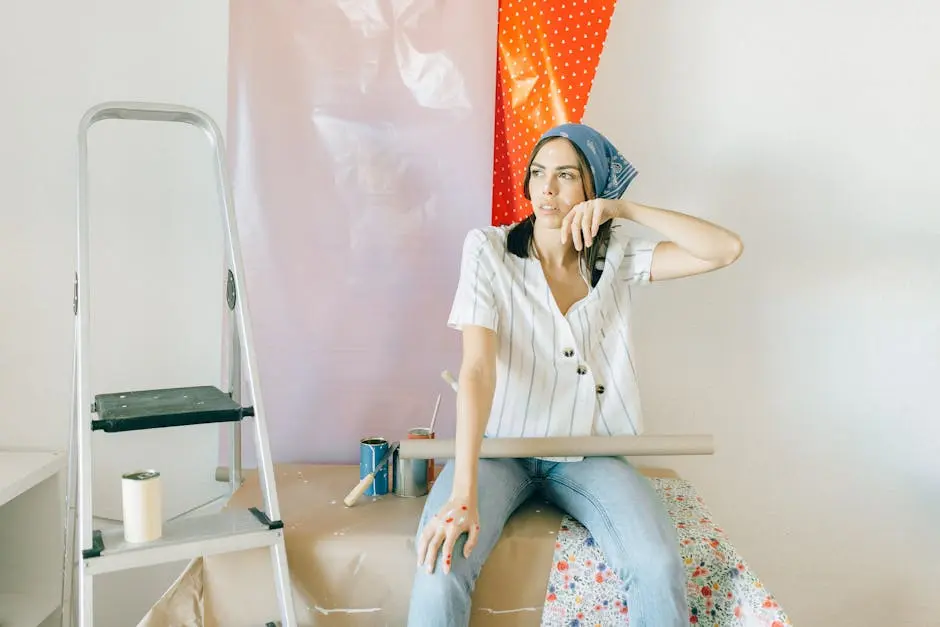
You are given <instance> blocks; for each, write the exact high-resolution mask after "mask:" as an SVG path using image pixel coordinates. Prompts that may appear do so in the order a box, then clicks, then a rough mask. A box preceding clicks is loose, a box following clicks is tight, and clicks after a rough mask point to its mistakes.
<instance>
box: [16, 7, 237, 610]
mask: <svg viewBox="0 0 940 627" xmlns="http://www.w3.org/2000/svg"><path fill="white" fill-rule="evenodd" d="M227 39H228V6H227V2H225V0H210V1H202V2H197V3H192V2H184V1H183V0H171V1H169V2H160V3H151V2H142V1H140V0H138V1H132V2H127V1H126V0H120V1H119V0H88V1H85V2H64V1H61V0H60V1H49V0H7V1H6V2H4V3H3V5H2V8H0V89H2V93H3V97H2V98H0V119H2V120H3V128H4V133H3V137H2V140H0V294H2V298H0V396H2V398H4V399H5V406H6V410H5V411H4V414H3V416H4V417H3V418H2V419H0V446H37V447H60V448H61V447H65V446H66V443H67V433H68V424H67V421H68V411H69V403H70V397H69V394H70V373H71V347H72V314H71V298H72V297H71V292H72V276H73V270H74V265H73V258H74V254H75V245H74V241H75V210H76V206H75V185H76V168H75V165H76V162H75V159H76V129H77V125H78V121H79V119H80V117H81V116H82V114H83V113H84V111H85V110H86V109H87V108H88V107H90V106H92V105H93V104H96V103H97V102H100V101H103V100H111V99H134V100H156V101H169V102H176V103H181V104H187V105H191V106H195V107H199V108H201V109H203V110H205V111H206V112H208V113H209V114H210V115H212V116H213V117H214V118H215V119H216V121H217V122H218V123H219V124H220V125H221V126H222V128H223V129H224V127H225V119H226V117H225V114H226V82H227V81H226V67H227V66H226V58H227ZM209 155H210V153H208V152H207V150H206V146H205V144H204V143H201V138H200V136H199V135H198V133H197V132H196V131H195V130H194V129H189V128H172V127H171V128H169V129H163V128H158V129H155V128H150V127H149V126H146V127H144V128H140V127H134V126H131V127H128V126H126V125H122V124H120V123H118V122H112V123H102V124H100V125H97V126H95V127H94V128H93V130H92V134H91V144H90V158H91V165H92V172H91V175H92V194H93V196H92V201H93V207H92V210H93V218H92V229H93V237H92V244H93V246H95V251H94V253H93V255H92V273H93V276H92V278H93V280H94V281H93V287H92V290H93V294H92V308H93V316H94V317H93V322H92V333H93V343H94V348H95V350H94V351H93V353H92V367H93V375H94V390H95V391H96V392H102V391H114V390H119V389H128V388H130V389H133V388H137V387H144V386H146V387H150V386H163V385H181V384H182V385H186V384H198V383H217V382H218V381H219V377H220V368H221V366H220V363H221V360H220V355H219V342H220V333H221V318H220V311H221V309H220V307H221V304H222V301H221V298H222V248H221V242H222V240H221V233H220V231H219V228H220V225H221V221H220V218H219V216H218V206H217V205H216V204H215V197H214V196H213V188H212V187H211V184H212V178H211V172H212V170H211V169H210V165H211V164H210V161H209ZM119 289H120V290H122V292H123V293H122V294H121V295H120V296H119V295H118V290H119ZM165 305H172V306H174V307H175V310H173V309H167V308H165ZM94 442H95V449H96V454H97V455H98V456H99V460H100V461H99V463H98V464H96V467H95V473H96V489H97V494H96V496H97V498H96V501H95V510H96V514H98V515H101V516H107V517H112V518H116V517H119V516H120V500H119V489H120V483H119V479H120V474H121V472H124V471H126V470H130V469H133V468H134V467H137V466H153V467H157V468H159V469H160V470H161V471H163V473H164V476H165V477H166V479H167V483H168V486H167V490H166V496H167V499H168V501H167V503H166V509H167V513H168V514H175V513H178V512H180V511H183V510H185V509H187V508H189V507H192V506H195V505H198V504H200V503H202V502H204V501H205V500H207V499H209V498H211V497H212V496H215V495H217V494H220V493H222V492H223V487H224V486H223V485H222V484H217V483H215V482H214V480H213V477H212V473H213V472H214V468H215V465H216V463H217V457H216V452H217V450H218V437H217V430H216V429H215V428H197V429H189V430H178V431H177V430H174V431H173V432H169V431H168V432H165V433H151V434H146V435H144V434H128V435H110V436H102V437H96V438H95V440H94ZM179 570H180V569H179V565H178V564H177V565H171V566H169V567H166V568H155V569H150V570H145V571H140V572H136V573H135V572H132V573H130V574H129V575H127V576H125V575H118V576H108V577H106V578H103V579H102V580H101V582H100V584H99V585H98V586H96V589H95V592H96V595H95V596H96V598H97V600H98V602H99V605H98V608H99V614H98V617H97V618H98V620H97V621H96V625H99V624H100V625H104V626H105V627H108V626H109V625H115V626H122V627H123V626H126V625H130V624H135V623H136V621H137V620H138V619H139V618H140V617H141V616H142V615H143V613H144V612H145V611H146V609H147V608H148V607H149V606H150V605H151V604H152V603H153V602H154V601H155V600H156V599H157V598H158V596H159V594H160V593H162V591H163V590H165V589H166V587H167V585H168V584H169V583H170V582H171V581H172V578H173V576H174V575H175V574H178V572H179ZM117 599H120V600H121V603H119V604H118V603H114V601H115V600H117Z"/></svg>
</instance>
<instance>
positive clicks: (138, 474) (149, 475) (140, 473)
mask: <svg viewBox="0 0 940 627" xmlns="http://www.w3.org/2000/svg"><path fill="white" fill-rule="evenodd" d="M159 476H160V473H159V472H157V471H156V470H135V471H134V472H128V473H125V474H123V475H121V478H122V479H130V480H132V481H145V480H147V479H155V478H156V477H159Z"/></svg>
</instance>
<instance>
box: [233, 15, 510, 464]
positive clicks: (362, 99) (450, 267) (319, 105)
mask: <svg viewBox="0 0 940 627" xmlns="http://www.w3.org/2000/svg"><path fill="white" fill-rule="evenodd" d="M497 7H498V2H497V0H486V1H485V2H484V1H480V0H476V1H474V2H447V3H445V2H442V1H436V2H435V1H432V0H415V1H408V0H392V1H371V2H351V1H344V0H333V1H332V2H326V1H321V2H257V1H255V0H234V1H233V2H232V3H231V10H230V11H231V13H230V19H231V40H230V53H229V55H230V56H229V72H230V92H229V115H228V146H229V148H228V152H229V157H230V160H231V161H230V167H231V169H232V176H233V179H234V186H235V190H234V192H235V205H236V209H237V213H238V223H239V229H240V236H241V239H242V244H243V253H244V259H245V264H246V272H245V275H246V281H247V285H248V288H247V289H248V296H249V298H250V306H251V314H252V316H253V321H254V327H255V328H254V330H255V339H256V350H257V358H258V364H259V369H260V373H259V374H260V378H261V387H262V392H263V395H264V403H265V407H266V410H267V416H268V422H269V431H270V434H271V443H272V447H273V457H274V460H275V461H278V462H295V461H303V462H317V463H337V462H346V463H348V462H358V458H359V457H358V455H359V453H358V441H359V439H360V438H362V437H367V436H383V437H387V438H390V439H398V438H400V437H401V436H402V435H403V434H404V433H405V431H406V430H407V429H408V428H410V427H414V426H419V425H425V426H426V425H427V424H428V423H429V421H430V418H431V412H432V410H433V407H434V401H435V398H436V396H437V394H439V393H443V395H444V396H443V402H442V403H441V411H440V414H439V417H438V423H437V424H438V427H437V428H436V431H437V432H438V433H440V434H441V436H442V437H447V436H449V435H452V434H453V423H454V409H453V408H454V402H453V401H454V397H453V392H452V391H451V390H450V389H449V388H448V387H447V386H446V384H445V383H444V381H443V380H442V379H441V377H440V372H441V370H443V369H445V368H446V369H449V370H451V371H452V372H454V373H455V374H456V372H457V370H458V369H459V356H460V350H459V347H460V344H459V342H460V338H459V336H458V334H457V332H455V331H453V330H450V329H448V328H447V327H446V319H447V314H448V312H449V309H450V306H451V302H452V299H453V295H454V289H455V287H456V281H457V275H458V269H459V260H460V251H461V246H462V243H463V238H464V236H465V234H466V232H467V230H468V229H470V228H472V227H475V226H482V225H487V224H489V223H490V220H491V211H492V200H491V195H492V172H493V124H494V98H495V80H496V78H495V64H496V28H497ZM247 432H248V430H247V429H246V436H247ZM250 443H251V439H250V438H247V437H246V441H245V460H246V462H245V463H246V465H249V466H250V465H251V464H253V460H254V457H253V455H252V452H251V451H250V449H249V445H250ZM224 449H225V446H224V445H223V453H224ZM221 459H222V460H223V463H225V460H226V459H227V458H226V457H224V456H223V457H222V458H221Z"/></svg>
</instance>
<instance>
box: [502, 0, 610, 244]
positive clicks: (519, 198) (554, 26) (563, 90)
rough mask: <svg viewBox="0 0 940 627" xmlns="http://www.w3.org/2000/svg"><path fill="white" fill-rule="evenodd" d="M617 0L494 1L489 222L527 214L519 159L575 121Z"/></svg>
mask: <svg viewBox="0 0 940 627" xmlns="http://www.w3.org/2000/svg"><path fill="white" fill-rule="evenodd" d="M615 4H616V3H615V2H612V1H609V0H608V1H604V0H500V3H499V34H498V38H497V43H498V65H497V83H496V128H495V140H496V144H495V153H494V164H493V165H494V169H493V224H494V225H501V224H509V223H512V222H516V221H518V220H521V219H523V218H525V217H526V216H528V215H529V213H531V209H530V207H529V205H528V202H527V201H526V199H525V197H524V196H523V195H522V183H523V180H524V178H525V164H526V162H527V161H528V158H529V151H531V150H532V147H533V146H534V145H535V142H536V141H538V138H539V136H540V135H541V134H542V133H544V132H545V131H546V130H548V129H549V128H551V127H553V126H555V125H557V124H563V123H565V122H580V121H581V117H582V116H583V115H584V107H585V105H586V104H587V101H588V96H589V95H590V93H591V85H592V84H593V82H594V75H595V72H596V70H597V63H598V61H599V60H600V56H601V51H602V50H603V48H604V41H605V40H606V39H607V29H608V28H609V26H610V18H611V16H612V15H613V13H614V6H615Z"/></svg>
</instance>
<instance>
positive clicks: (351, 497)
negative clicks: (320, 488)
mask: <svg viewBox="0 0 940 627" xmlns="http://www.w3.org/2000/svg"><path fill="white" fill-rule="evenodd" d="M398 445H399V443H398V442H395V443H394V444H392V445H391V446H390V447H389V448H388V450H387V451H386V452H385V455H383V456H382V458H381V459H380V460H379V463H377V464H376V465H375V468H374V469H373V470H372V472H370V473H369V474H367V475H366V476H365V477H363V478H362V481H360V482H359V485H357V486H356V487H355V488H353V489H352V491H350V493H349V494H347V495H346V498H344V499H343V504H345V505H346V507H352V506H353V505H354V504H355V503H356V501H357V500H359V497H360V496H362V493H363V492H365V491H366V490H368V489H369V486H370V485H372V482H373V481H375V475H376V473H378V472H379V471H380V470H382V466H384V465H385V464H387V463H388V462H389V460H390V459H391V458H392V456H393V455H394V454H395V451H397V450H398Z"/></svg>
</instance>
